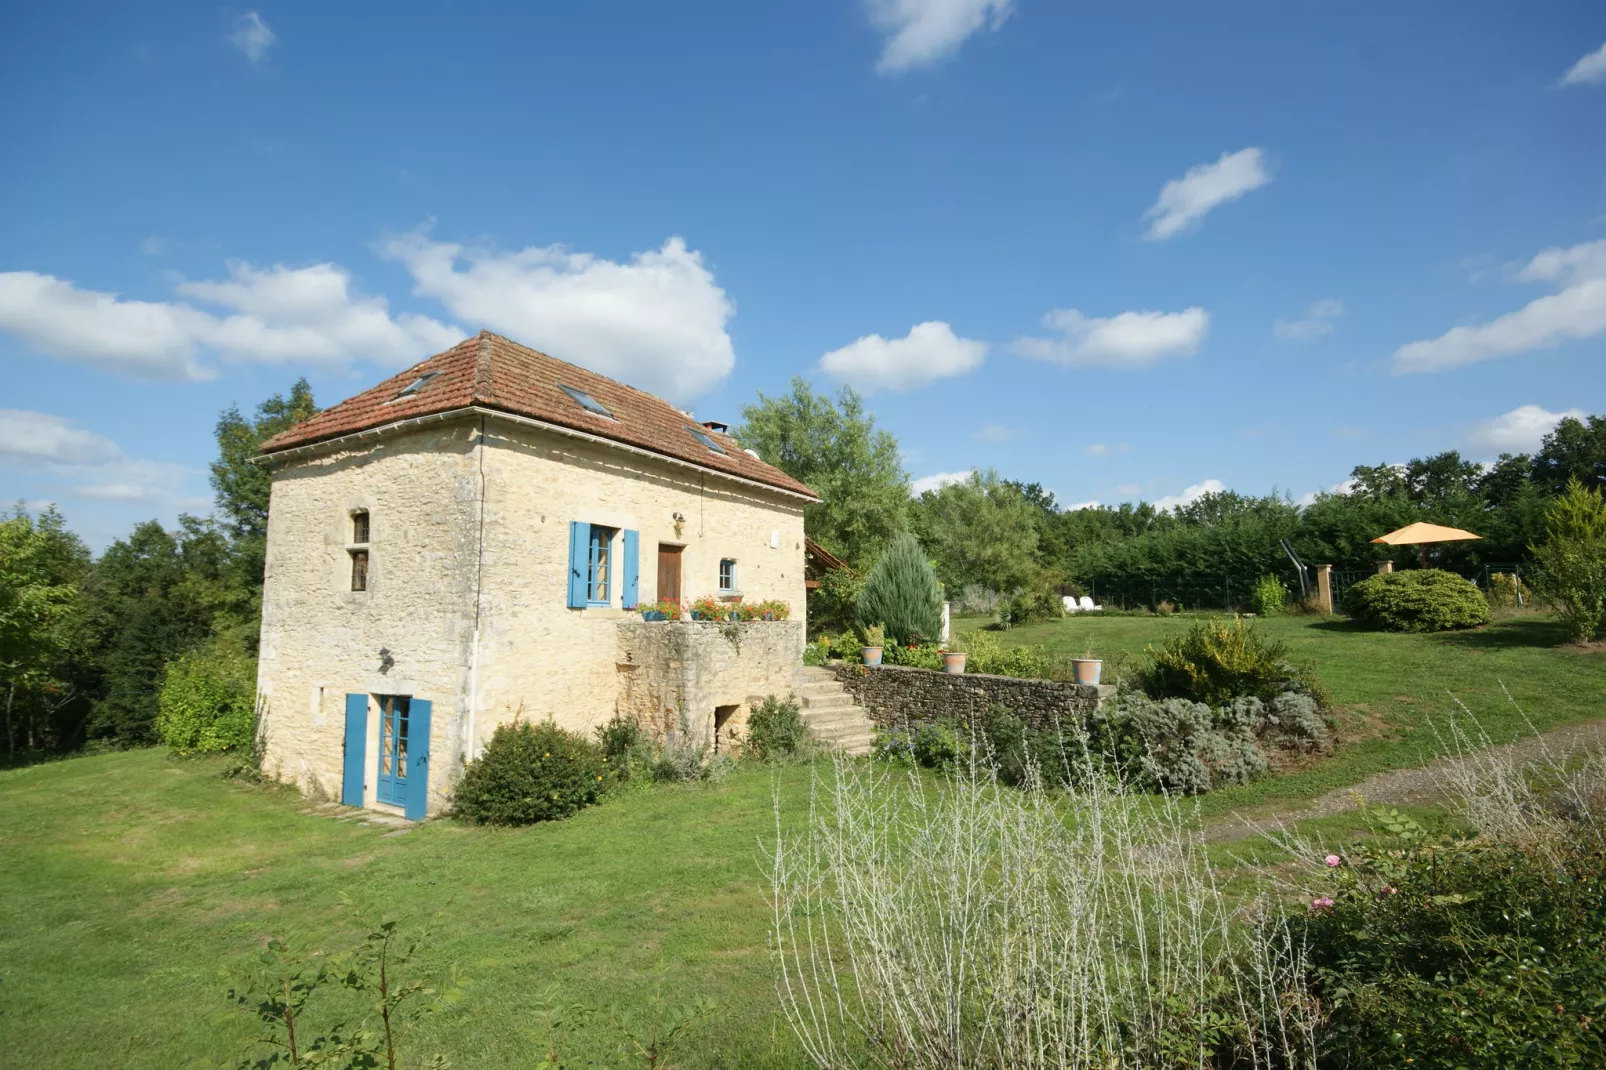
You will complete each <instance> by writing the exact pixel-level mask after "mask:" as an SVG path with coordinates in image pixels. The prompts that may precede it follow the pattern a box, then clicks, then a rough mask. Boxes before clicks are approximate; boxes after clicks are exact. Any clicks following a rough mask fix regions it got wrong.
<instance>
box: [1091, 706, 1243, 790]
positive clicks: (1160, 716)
mask: <svg viewBox="0 0 1606 1070" xmlns="http://www.w3.org/2000/svg"><path fill="white" fill-rule="evenodd" d="M1249 703H1253V706H1251V705H1249ZM1111 706H1112V707H1113V708H1112V710H1111V711H1110V713H1111V717H1112V719H1113V720H1115V721H1116V722H1117V725H1118V727H1119V729H1120V730H1121V731H1122V732H1123V733H1124V732H1130V733H1131V734H1132V735H1134V736H1135V737H1136V739H1137V740H1139V741H1140V742H1141V747H1140V748H1138V750H1137V761H1136V763H1135V764H1129V765H1128V766H1127V768H1126V769H1125V770H1124V771H1125V772H1126V774H1127V776H1129V777H1130V778H1131V779H1132V780H1133V781H1134V782H1135V786H1137V787H1138V788H1140V789H1141V790H1144V791H1164V792H1168V793H1171V794H1176V795H1199V794H1202V793H1204V792H1207V791H1210V790H1211V789H1212V788H1217V787H1221V786H1223V785H1226V784H1244V783H1248V782H1249V781H1251V780H1253V779H1255V778H1256V777H1258V776H1260V775H1262V774H1263V773H1265V772H1266V770H1267V769H1268V768H1269V767H1270V763H1268V762H1267V760H1266V755H1265V752H1264V751H1262V750H1261V749H1260V745H1259V743H1258V742H1257V741H1256V738H1255V733H1256V731H1257V730H1258V728H1259V724H1258V723H1257V718H1256V713H1257V711H1258V710H1259V709H1260V703H1259V701H1258V700H1255V699H1249V700H1247V702H1245V701H1240V702H1238V703H1228V704H1226V705H1224V706H1221V707H1218V708H1217V709H1211V707H1209V706H1207V705H1205V704H1204V703H1202V702H1191V701H1189V700H1188V699H1183V698H1168V699H1152V698H1149V697H1148V696H1147V695H1145V694H1143V693H1142V692H1140V691H1137V690H1135V689H1131V688H1122V689H1121V690H1120V691H1118V692H1117V693H1116V696H1115V698H1114V699H1113V700H1112V702H1111Z"/></svg>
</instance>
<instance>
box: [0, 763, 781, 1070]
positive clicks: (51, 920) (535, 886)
mask: <svg viewBox="0 0 1606 1070" xmlns="http://www.w3.org/2000/svg"><path fill="white" fill-rule="evenodd" d="M218 771H219V765H218V763H216V762H213V761H193V760H179V759H172V758H169V757H167V756H166V755H165V753H164V752H163V751H161V750H155V749H151V750H141V751H135V752H128V753H122V754H108V755H100V756H95V757H85V758H75V759H70V760H67V761H60V762H53V763H49V764H44V765H37V766H33V767H30V768H25V769H18V770H11V771H7V772H0V903H4V904H5V907H4V910H3V911H0V1067H8V1068H9V1067H17V1068H19V1070H20V1068H23V1067H27V1068H30V1070H32V1068H44V1067H85V1068H91V1067H93V1068H96V1070H102V1068H106V1067H112V1066H115V1067H118V1068H119V1070H134V1068H139V1067H150V1068H153V1070H176V1068H181V1067H185V1066H188V1065H189V1064H190V1063H191V1061H192V1060H194V1059H196V1058H197V1057H209V1058H211V1059H214V1060H220V1061H221V1060H229V1062H228V1064H229V1065H232V1064H233V1063H232V1058H233V1057H234V1056H235V1055H237V1054H238V1053H239V1051H240V1047H241V1044H242V1043H243V1041H244V1039H245V1038H246V1037H247V1036H248V1035H249V1034H250V1031H251V1030H250V1023H248V1022H247V1021H246V1020H245V1019H244V1018H243V1016H241V1015H239V1014H237V1013H231V1012H228V1011H227V1004H226V1002H225V1000H224V991H225V988H226V981H225V980H224V978H223V977H222V971H223V970H225V969H226V968H230V967H236V966H239V965H243V964H246V963H248V962H250V961H252V960H253V959H254V957H255V954H256V952H257V950H258V949H259V948H260V946H261V944H262V942H263V941H264V940H265V939H266V938H267V937H269V936H277V937H280V938H282V939H291V940H293V941H296V942H298V943H301V944H304V945H306V946H311V947H323V948H328V949H344V948H346V947H349V946H350V944H351V943H352V942H353V941H352V940H351V936H352V933H353V930H352V928H351V925H350V922H349V921H348V920H347V917H346V915H345V914H344V913H343V912H342V909H341V908H340V906H339V897H340V894H341V893H342V892H345V893H351V894H352V895H354V896H357V897H359V898H361V899H363V900H366V901H367V902H368V903H371V904H373V905H375V906H377V907H380V908H383V909H388V910H390V911H392V912H394V913H395V914H398V915H402V916H406V917H409V918H411V919H413V922H412V923H410V924H409V928H416V927H418V926H421V925H423V924H426V923H427V924H431V925H432V926H433V930H434V935H433V937H432V938H431V940H430V943H429V944H428V945H427V947H426V948H425V951H424V953H423V957H424V960H425V964H426V967H427V969H428V972H435V971H437V970H439V969H440V968H441V967H444V966H445V965H447V964H448V963H456V964H457V965H458V966H459V967H460V968H461V969H462V971H463V972H464V973H465V974H466V975H467V976H468V977H469V978H470V979H471V980H472V981H473V984H472V987H471V988H470V989H469V995H468V998H467V999H466V1000H465V1001H464V1002H463V1003H461V1004H460V1005H458V1006H457V1007H454V1008H452V1009H451V1010H449V1011H446V1012H444V1013H442V1014H440V1015H437V1016H434V1017H433V1018H431V1019H429V1020H427V1021H425V1022H424V1024H422V1025H421V1026H420V1028H419V1030H418V1032H417V1035H416V1039H415V1040H414V1041H412V1042H410V1044H411V1046H412V1048H413V1050H414V1051H415V1052H416V1053H417V1054H418V1055H420V1056H422V1055H425V1054H433V1053H434V1052H436V1051H440V1052H444V1053H446V1054H448V1055H449V1056H450V1058H451V1060H452V1064H453V1066H455V1067H457V1068H459V1070H462V1068H468V1067H499V1068H506V1067H514V1066H526V1065H531V1064H533V1063H534V1062H535V1061H536V1058H537V1053H538V1051H544V1050H545V1049H544V1048H541V1046H540V1045H541V1042H542V1041H543V1039H544V1036H545V1031H544V1029H543V1028H542V1027H541V1026H540V1024H539V1019H538V1017H537V1015H536V1014H535V1012H534V1006H533V1003H534V998H535V996H536V994H537V993H539V992H540V991H541V990H542V989H544V988H546V987H547V986H549V985H552V984H557V985H558V986H559V990H560V992H561V998H562V999H563V1000H564V1001H566V1002H568V1001H576V1000H578V1001H584V1002H586V1003H588V1004H592V1005H606V1004H612V1003H619V1004H622V1005H625V1006H628V1007H631V1008H633V1009H639V1008H641V1007H644V1006H645V1005H647V1004H648V1002H649V1001H650V998H651V996H652V994H653V991H654V987H655V985H660V984H661V985H662V986H663V991H664V993H665V995H668V996H672V997H675V998H680V997H682V996H694V995H699V994H701V995H706V996H709V997H712V998H713V999H715V1000H716V1001H718V1003H719V1005H720V1010H719V1013H718V1014H717V1015H716V1016H715V1017H714V1018H713V1019H712V1020H711V1021H709V1022H707V1023H704V1024H702V1025H700V1026H698V1027H697V1032H696V1033H695V1034H694V1035H693V1037H692V1038H691V1040H690V1041H689V1042H688V1045H687V1047H686V1048H685V1050H684V1051H683V1052H682V1053H681V1054H680V1055H679V1056H678V1057H677V1063H678V1064H679V1065H683V1066H688V1067H767V1066H797V1065H800V1062H799V1059H798V1057H797V1052H796V1049H795V1046H794V1042H793V1040H792V1037H791V1032H790V1030H789V1029H788V1028H787V1026H786V1024H785V1023H784V1021H782V1020H780V1019H779V1018H778V1017H777V1016H776V1007H777V1004H776V1001H775V998H774V988H773V982H772V980H771V973H770V968H769V961H768V956H767V952H766V949H765V931H766V907H765V902H764V891H765V889H764V886H763V883H762V878H761V872H760V866H759V854H758V852H759V846H758V838H759V837H760V836H767V835H773V828H774V824H773V816H772V806H771V802H772V791H771V783H772V781H771V776H770V774H769V773H768V772H767V771H765V770H762V769H746V770H743V771H741V772H738V773H736V774H734V775H733V776H732V777H731V778H730V779H728V780H727V781H725V782H724V783H722V784H718V785H712V786H707V785H689V786H670V787H657V788H653V789H649V790H644V791H639V792H632V793H628V794H625V795H622V796H619V797H616V798H614V799H611V800H609V801H607V802H606V803H604V804H603V805H601V806H599V807H596V808H593V809H591V810H588V811H585V812H583V813H581V814H580V815H578V816H577V817H575V818H573V819H571V820H568V821H564V822H559V823H554V824H548V825H542V826H536V827H532V828H529V829H524V830H519V831H505V830H487V829H478V828H469V827H464V826H462V825H459V824H456V823H453V822H450V821H436V822H431V823H428V824H426V825H424V826H422V827H420V828H417V829H414V830H411V831H409V832H408V833H407V834H405V835H403V836H396V837H389V838H386V837H384V836H383V835H382V833H383V831H384V830H381V829H376V828H374V827H371V826H362V825H356V824H353V823H350V822H347V821H335V820H333V819H330V818H324V817H316V816H311V815H306V814H301V813H298V812H297V811H298V810H299V809H301V808H303V807H305V806H306V805H307V804H306V803H305V802H304V801H303V800H301V799H300V798H299V797H297V796H295V795H294V794H293V793H289V792H282V791H269V790H265V789H261V788H253V787H249V786H244V785H240V784H237V783H232V782H227V781H224V780H222V779H220V778H219V775H218ZM808 777H809V773H808V770H807V769H805V768H790V769H787V770H785V771H783V773H782V774H781V780H780V784H781V789H782V794H783V797H785V798H786V799H789V800H791V806H790V807H789V809H790V810H791V812H792V813H793V814H794V815H796V816H799V817H800V816H801V815H802V812H803V809H804V807H805V806H806V801H807V790H808V789H807V784H808ZM432 918H433V919H434V920H433V921H432V920H431V919H432ZM660 967H661V968H662V974H661V980H660ZM218 1011H224V1012H225V1013H224V1016H223V1018H222V1020H221V1021H219V1020H217V1019H216V1017H215V1015H216V1012H218ZM611 1039H612V1038H611V1035H610V1034H607V1033H605V1031H604V1029H603V1028H602V1026H601V1025H600V1024H594V1025H592V1026H591V1027H588V1028H587V1029H585V1030H583V1031H582V1034H581V1035H580V1036H579V1037H578V1038H576V1043H575V1045H574V1047H575V1049H578V1050H571V1051H570V1052H569V1053H568V1054H569V1055H571V1056H572V1055H574V1054H583V1055H585V1056H587V1057H588V1058H593V1059H597V1060H598V1062H599V1064H600V1065H633V1064H625V1063H624V1062H623V1061H622V1060H621V1061H619V1062H615V1061H613V1060H612V1059H608V1058H606V1053H607V1052H608V1050H609V1043H610V1041H611ZM426 1062H427V1060H425V1059H423V1058H416V1059H409V1060H408V1061H407V1062H406V1063H405V1064H404V1065H405V1066H406V1067H408V1068H409V1070H411V1068H412V1067H422V1066H424V1065H425V1064H426ZM581 1065H589V1064H586V1063H581Z"/></svg>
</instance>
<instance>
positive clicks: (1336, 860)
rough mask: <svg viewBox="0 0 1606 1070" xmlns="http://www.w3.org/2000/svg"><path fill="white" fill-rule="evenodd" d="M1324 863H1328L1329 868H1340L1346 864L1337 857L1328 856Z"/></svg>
mask: <svg viewBox="0 0 1606 1070" xmlns="http://www.w3.org/2000/svg"><path fill="white" fill-rule="evenodd" d="M1322 861H1323V862H1326V863H1327V864H1328V865H1329V866H1339V865H1343V864H1344V860H1343V859H1342V858H1340V857H1338V856H1337V855H1328V856H1327V857H1326V858H1324V859H1322Z"/></svg>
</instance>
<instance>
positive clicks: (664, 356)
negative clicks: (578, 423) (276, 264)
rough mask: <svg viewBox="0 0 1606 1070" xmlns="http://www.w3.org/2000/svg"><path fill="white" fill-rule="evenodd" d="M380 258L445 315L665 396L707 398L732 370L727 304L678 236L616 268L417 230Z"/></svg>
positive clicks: (555, 250) (584, 256) (556, 251)
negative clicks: (441, 238) (399, 266)
mask: <svg viewBox="0 0 1606 1070" xmlns="http://www.w3.org/2000/svg"><path fill="white" fill-rule="evenodd" d="M380 251H381V253H382V254H383V255H385V256H387V257H389V258H391V259H394V260H399V261H401V262H402V263H403V264H404V265H405V266H406V267H407V270H408V271H409V272H410V273H411V274H412V276H413V282H414V286H413V292H414V293H416V294H420V295H423V296H427V297H432V298H435V299H436V300H438V301H440V302H441V304H443V305H444V306H446V308H447V310H448V311H450V312H451V313H452V314H453V315H454V316H459V317H461V318H463V319H465V320H468V321H469V322H470V323H473V324H475V325H476V326H478V325H483V326H486V327H489V328H491V329H492V330H495V331H500V332H502V333H503V334H507V335H509V336H511V337H513V338H516V339H518V340H519V341H520V342H523V343H525V344H527V345H530V346H533V347H535V348H536V349H539V350H541V351H543V352H545V353H549V354H551V355H552V356H554V357H557V358H558V359H560V360H566V361H570V362H572V363H575V364H582V365H584V366H585V367H587V368H590V369H591V370H593V371H597V372H601V373H602V374H604V375H610V376H613V377H614V378H616V379H621V380H623V381H624V382H627V383H630V384H631V385H632V386H638V387H641V388H642V389H644V390H650V391H652V392H654V393H657V394H662V395H664V396H665V397H668V398H669V399H670V400H674V401H686V400H689V399H691V398H693V397H695V396H697V395H698V394H701V393H703V392H705V391H707V390H708V389H710V388H712V387H713V386H715V385H717V384H718V383H719V382H720V381H721V380H723V379H724V378H725V376H726V375H727V374H729V373H730V370H731V368H732V366H734V365H735V363H736V353H735V351H734V349H733V348H732V347H731V339H730V335H729V334H727V333H726V330H725V326H726V323H727V322H728V321H729V320H730V318H731V316H732V315H734V314H735V307H734V306H733V305H732V303H731V301H730V299H729V298H728V297H727V296H726V295H725V291H724V290H722V289H720V288H719V286H718V284H717V283H715V281H714V276H713V274H712V273H711V272H710V271H709V270H708V268H707V267H706V266H705V265H704V264H703V257H702V254H701V253H699V252H697V251H696V250H693V249H688V248H686V243H685V242H684V241H683V240H681V239H680V238H670V239H669V240H668V241H666V242H664V244H663V247H662V248H659V249H652V250H649V251H647V252H641V253H636V254H634V255H633V256H632V257H631V258H630V260H629V262H627V263H619V262H616V261H613V260H606V259H603V258H602V257H599V256H595V255H593V254H591V253H571V252H569V251H567V250H566V249H564V248H563V247H562V246H559V245H549V246H533V245H532V246H529V247H527V248H524V249H520V250H518V251H516V252H502V251H498V250H494V249H487V248H481V249H469V248H466V247H464V246H462V245H457V244H454V243H451V242H438V241H432V240H430V239H429V237H428V236H427V235H426V234H424V233H423V232H414V233H411V234H406V235H403V236H401V237H398V238H394V239H392V240H390V241H388V242H386V243H384V245H383V246H382V247H381V250H380ZM460 264H462V265H463V266H462V267H461V268H460V267H459V265H460Z"/></svg>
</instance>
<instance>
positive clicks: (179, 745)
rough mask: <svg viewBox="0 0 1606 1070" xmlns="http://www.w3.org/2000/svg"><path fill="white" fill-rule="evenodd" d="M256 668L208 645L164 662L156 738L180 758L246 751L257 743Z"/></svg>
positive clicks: (239, 655) (217, 647) (234, 655)
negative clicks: (165, 665) (164, 670)
mask: <svg viewBox="0 0 1606 1070" xmlns="http://www.w3.org/2000/svg"><path fill="white" fill-rule="evenodd" d="M255 668H256V666H255V663H254V662H253V661H251V659H250V658H247V657H245V656H244V655H243V654H240V653H237V652H232V651H229V650H225V649H222V647H221V644H219V643H213V644H210V645H209V646H208V647H207V648H206V649H204V650H202V651H198V652H196V653H193V654H185V655H182V656H180V657H178V658H175V659H174V660H173V661H170V662H168V664H167V671H166V672H165V674H164V675H163V678H162V686H161V690H159V691H158V692H157V695H156V735H157V738H158V739H160V740H161V741H162V742H163V743H165V744H167V745H168V746H169V747H171V748H173V750H175V751H177V752H178V753H180V754H216V753H221V752H224V751H249V750H250V749H251V747H252V745H253V744H254V743H255V739H256V721H257V719H256V672H255Z"/></svg>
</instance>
